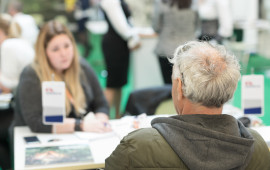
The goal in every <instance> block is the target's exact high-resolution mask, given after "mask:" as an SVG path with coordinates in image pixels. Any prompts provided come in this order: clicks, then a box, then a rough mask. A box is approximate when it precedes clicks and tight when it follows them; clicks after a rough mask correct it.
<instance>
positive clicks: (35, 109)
mask: <svg viewBox="0 0 270 170" xmlns="http://www.w3.org/2000/svg"><path fill="white" fill-rule="evenodd" d="M41 97H42V96H41V83H40V81H39V78H38V76H37V74H36V73H35V71H34V69H33V68H32V67H31V66H27V67H26V68H25V69H24V71H23V72H22V74H21V77H20V82H19V85H18V89H17V93H16V96H15V98H16V100H18V101H17V105H16V114H21V116H22V117H23V120H24V121H25V123H26V125H27V126H29V127H30V129H31V130H32V131H33V132H47V133H50V132H52V126H51V125H44V124H43V122H42V100H41Z"/></svg>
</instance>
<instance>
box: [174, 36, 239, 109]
mask: <svg viewBox="0 0 270 170" xmlns="http://www.w3.org/2000/svg"><path fill="white" fill-rule="evenodd" d="M169 60H170V62H171V63H173V64H174V67H173V76H172V77H173V78H174V79H176V78H180V79H181V81H182V91H183V95H184V96H185V97H187V98H188V99H189V100H190V101H191V102H193V103H198V104H201V105H203V106H207V107H221V106H222V105H223V104H224V103H225V102H227V101H228V100H229V99H231V98H232V97H233V94H234V92H235V90H236V87H237V83H238V80H239V79H240V77H241V74H240V66H239V63H238V60H237V59H236V57H235V56H234V55H233V54H230V53H229V52H227V51H226V49H225V48H224V46H221V45H212V44H209V43H208V42H198V41H190V42H188V43H186V44H184V45H181V46H179V47H178V48H177V49H176V50H175V53H174V57H173V58H171V59H169Z"/></svg>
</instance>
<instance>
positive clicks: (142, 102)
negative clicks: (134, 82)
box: [125, 85, 172, 115]
mask: <svg viewBox="0 0 270 170" xmlns="http://www.w3.org/2000/svg"><path fill="white" fill-rule="evenodd" d="M171 89H172V86H171V85H165V86H161V87H150V88H144V89H139V90H135V91H133V92H132V93H130V95H129V98H128V102H127V105H126V109H125V115H139V114H142V113H146V114H147V115H153V114H155V111H156V109H157V107H158V106H159V104H160V103H161V102H162V101H165V100H167V99H171V98H172V96H171Z"/></svg>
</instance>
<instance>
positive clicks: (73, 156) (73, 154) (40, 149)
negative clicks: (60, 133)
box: [25, 144, 94, 166]
mask: <svg viewBox="0 0 270 170" xmlns="http://www.w3.org/2000/svg"><path fill="white" fill-rule="evenodd" d="M93 161H94V159H93V156H92V153H91V150H90V148H89V145H88V144H68V145H61V146H59V145H58V146H36V147H27V148H26V149H25V166H37V165H43V166H44V165H54V164H63V163H83V162H87V163H89V162H93Z"/></svg>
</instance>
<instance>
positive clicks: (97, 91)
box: [81, 60, 109, 115]
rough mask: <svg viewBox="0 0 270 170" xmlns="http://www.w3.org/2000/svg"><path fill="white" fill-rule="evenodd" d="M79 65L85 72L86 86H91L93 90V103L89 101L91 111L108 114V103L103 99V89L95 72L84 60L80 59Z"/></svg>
mask: <svg viewBox="0 0 270 170" xmlns="http://www.w3.org/2000/svg"><path fill="white" fill-rule="evenodd" d="M81 67H82V69H83V71H84V73H85V77H86V79H87V83H88V86H89V87H90V88H92V92H93V101H92V102H93V103H91V106H92V107H93V110H92V111H93V112H94V113H105V114H107V115H109V105H108V102H107V100H106V99H105V96H104V93H103V90H102V88H101V86H100V84H99V81H98V79H97V77H96V73H95V72H94V70H93V69H92V68H91V67H90V66H89V65H88V63H87V61H85V60H81Z"/></svg>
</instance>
